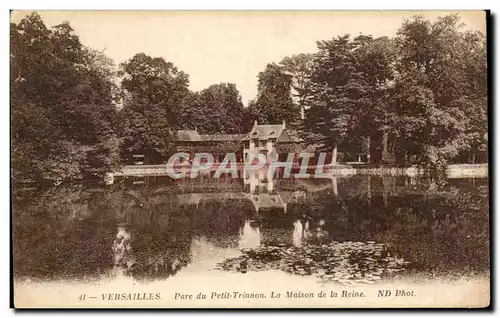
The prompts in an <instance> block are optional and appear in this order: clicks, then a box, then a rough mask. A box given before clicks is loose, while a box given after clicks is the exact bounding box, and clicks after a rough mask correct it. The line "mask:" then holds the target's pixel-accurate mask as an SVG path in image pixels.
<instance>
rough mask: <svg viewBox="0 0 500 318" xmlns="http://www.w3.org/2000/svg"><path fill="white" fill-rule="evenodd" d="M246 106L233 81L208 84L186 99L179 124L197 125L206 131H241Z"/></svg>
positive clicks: (187, 127) (203, 131) (196, 126)
mask: <svg viewBox="0 0 500 318" xmlns="http://www.w3.org/2000/svg"><path fill="white" fill-rule="evenodd" d="M244 113H245V109H244V107H243V103H242V101H241V96H240V93H239V91H238V89H237V88H236V85H235V84H232V83H220V84H214V85H210V86H209V87H208V88H206V89H204V90H202V91H201V92H199V93H192V94H191V97H190V98H189V100H186V108H185V110H184V115H180V116H181V117H182V116H185V118H183V119H182V125H181V126H182V127H183V128H185V129H194V128H197V129H198V131H200V132H201V133H205V134H213V133H226V134H236V133H242V132H243V130H242V125H243V120H244Z"/></svg>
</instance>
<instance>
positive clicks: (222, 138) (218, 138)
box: [200, 134, 246, 142]
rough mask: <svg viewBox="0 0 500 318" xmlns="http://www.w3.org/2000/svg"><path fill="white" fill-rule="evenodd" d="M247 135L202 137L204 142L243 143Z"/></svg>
mask: <svg viewBox="0 0 500 318" xmlns="http://www.w3.org/2000/svg"><path fill="white" fill-rule="evenodd" d="M245 136H246V134H232V135H227V134H213V135H200V137H201V140H202V141H238V142H239V141H241V140H242V139H243V138H245Z"/></svg>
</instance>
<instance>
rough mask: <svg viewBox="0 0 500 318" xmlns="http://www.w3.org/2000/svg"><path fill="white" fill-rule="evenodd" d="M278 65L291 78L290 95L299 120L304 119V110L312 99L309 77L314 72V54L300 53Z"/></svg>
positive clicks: (286, 58)
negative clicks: (296, 106) (295, 105)
mask: <svg viewBox="0 0 500 318" xmlns="http://www.w3.org/2000/svg"><path fill="white" fill-rule="evenodd" d="M280 65H281V66H282V67H283V70H284V72H285V73H286V74H289V75H291V76H292V82H291V86H292V95H293V97H294V100H295V102H296V103H297V104H298V106H299V109H300V119H304V114H305V109H306V108H308V107H309V106H310V103H311V99H312V97H313V87H312V86H313V84H312V82H311V76H312V73H313V71H314V54H307V53H300V54H294V55H292V56H287V57H285V58H284V59H283V60H282V61H281V62H280Z"/></svg>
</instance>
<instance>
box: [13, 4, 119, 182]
mask: <svg viewBox="0 0 500 318" xmlns="http://www.w3.org/2000/svg"><path fill="white" fill-rule="evenodd" d="M11 39H12V41H11V56H10V57H11V83H12V85H11V109H12V136H13V138H12V153H13V157H12V164H13V175H14V180H15V181H22V180H24V179H34V180H38V181H40V180H42V179H50V180H59V181H61V180H69V179H81V178H89V177H90V178H100V177H102V176H103V175H104V174H105V173H106V172H108V171H110V170H112V169H114V167H116V165H117V164H118V162H117V157H116V156H114V155H113V154H115V153H116V149H117V139H116V133H115V124H116V116H117V112H116V105H115V93H116V91H115V86H114V84H113V80H114V79H113V77H114V73H113V65H112V63H111V62H110V61H109V60H107V62H106V63H103V61H104V60H106V58H105V56H104V55H103V54H102V53H100V52H96V51H92V50H90V49H88V48H86V47H85V46H84V45H83V44H82V43H81V42H80V39H79V38H78V36H77V35H76V34H75V33H74V30H73V29H72V28H71V26H70V24H69V23H68V22H63V23H61V24H59V25H57V26H55V27H53V28H52V29H48V28H47V27H46V26H45V24H44V23H43V21H42V20H41V18H40V16H39V15H38V14H36V13H32V14H30V15H28V16H26V17H25V18H24V19H22V20H21V21H20V22H19V24H14V23H13V24H11Z"/></svg>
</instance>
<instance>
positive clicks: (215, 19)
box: [10, 11, 490, 308]
mask: <svg viewBox="0 0 500 318" xmlns="http://www.w3.org/2000/svg"><path fill="white" fill-rule="evenodd" d="M10 43H11V44H10V63H11V114H12V115H11V131H12V134H11V136H12V151H11V154H12V157H11V162H12V191H13V193H12V200H13V205H12V229H13V232H12V240H13V260H12V261H13V262H12V263H13V273H14V282H13V287H14V303H15V306H16V307H17V308H223V307H224V308H227V307H230V308H231V307H232V308H314V307H318V308H373V307H376V308H415V307H418V308H421V307H432V308H457V307H459V308H478V307H486V306H488V305H489V303H490V253H489V251H490V233H489V229H490V224H489V209H490V207H489V184H488V124H487V123H488V118H487V113H488V112H487V110H488V100H487V84H488V83H487V63H486V61H487V55H486V54H487V50H486V47H487V43H486V13H485V12H484V11H460V12H447V11H419V12H417V11H283V12H280V11H273V12H271V11H269V12H267V11H252V12H244V11H224V12H222V11H221V12H217V11H190V12H187V11H186V12H183V11H170V12H167V11H137V12H134V11H127V12H125V11H39V12H24V11H14V12H12V13H11V25H10Z"/></svg>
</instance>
